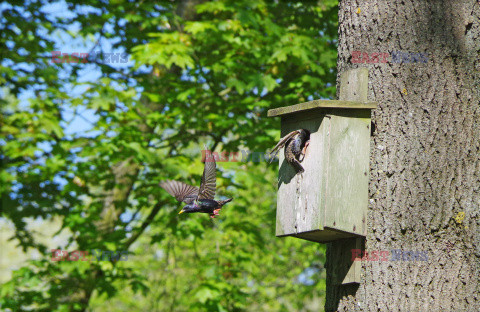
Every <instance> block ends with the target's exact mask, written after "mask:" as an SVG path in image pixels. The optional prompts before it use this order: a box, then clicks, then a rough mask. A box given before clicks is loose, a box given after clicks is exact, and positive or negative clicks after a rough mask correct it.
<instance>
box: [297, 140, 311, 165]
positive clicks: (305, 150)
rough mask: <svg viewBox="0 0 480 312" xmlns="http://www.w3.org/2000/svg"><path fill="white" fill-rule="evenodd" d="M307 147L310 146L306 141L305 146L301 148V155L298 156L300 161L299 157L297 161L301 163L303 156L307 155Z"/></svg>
mask: <svg viewBox="0 0 480 312" xmlns="http://www.w3.org/2000/svg"><path fill="white" fill-rule="evenodd" d="M308 145H310V140H308V141H307V142H306V143H305V146H304V147H303V148H302V152H301V154H300V156H301V159H300V157H298V160H300V161H303V159H304V158H305V154H306V153H307V147H308Z"/></svg>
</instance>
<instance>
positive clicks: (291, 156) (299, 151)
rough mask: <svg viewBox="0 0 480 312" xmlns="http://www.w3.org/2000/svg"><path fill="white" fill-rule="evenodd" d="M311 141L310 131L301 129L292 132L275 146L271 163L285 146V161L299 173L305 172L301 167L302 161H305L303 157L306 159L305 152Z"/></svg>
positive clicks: (271, 155)
mask: <svg viewBox="0 0 480 312" xmlns="http://www.w3.org/2000/svg"><path fill="white" fill-rule="evenodd" d="M309 139H310V132H309V131H308V130H304V129H299V130H295V131H292V132H290V133H289V134H287V135H286V136H284V137H283V138H281V139H280V141H279V142H278V143H277V145H275V147H274V148H273V150H272V152H271V153H270V162H272V161H273V159H274V158H275V156H277V154H278V152H279V151H280V149H281V148H282V147H284V146H285V159H286V160H287V162H288V163H289V164H290V165H292V166H293V167H294V168H295V169H296V170H297V171H299V172H304V171H305V170H304V169H303V167H302V165H300V161H303V157H305V151H306V150H307V146H308V144H309V142H310V141H309ZM300 155H302V156H303V157H302V159H300Z"/></svg>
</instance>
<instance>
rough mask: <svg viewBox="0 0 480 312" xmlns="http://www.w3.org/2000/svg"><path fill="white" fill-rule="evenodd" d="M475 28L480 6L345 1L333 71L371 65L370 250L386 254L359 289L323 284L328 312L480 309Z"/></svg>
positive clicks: (366, 264) (365, 271)
mask: <svg viewBox="0 0 480 312" xmlns="http://www.w3.org/2000/svg"><path fill="white" fill-rule="evenodd" d="M479 20H480V3H479V2H478V1H477V0H430V1H427V0H423V1H418V0H392V1H385V0H369V1H365V0H344V1H340V6H339V47H338V54H339V55H338V74H339V75H340V74H341V73H342V72H343V71H345V70H347V69H350V68H356V67H367V68H368V69H369V94H368V99H369V101H375V102H377V103H378V108H377V109H376V110H374V111H373V116H372V120H373V123H374V126H375V128H374V129H375V130H374V131H373V136H372V145H371V161H370V166H371V169H370V185H369V189H370V191H369V192H370V205H369V218H368V236H367V239H366V249H367V251H374V250H378V251H389V253H390V255H389V257H388V261H363V262H362V280H361V283H360V285H359V287H352V286H351V285H350V286H335V285H332V284H331V283H330V284H329V282H327V301H326V302H327V303H326V311H335V310H337V309H338V310H340V311H480V291H479V290H480V287H479V285H480V237H479V230H480V213H479V210H480V156H479V155H480V59H479V56H480V25H479V24H480V23H479ZM354 51H361V52H366V53H362V54H361V57H360V58H359V57H358V55H357V56H354V57H353V58H352V53H353V54H354ZM375 52H376V53H388V54H389V55H390V57H388V58H386V60H387V62H385V63H384V62H382V57H380V58H374V57H373V56H374V55H372V53H375ZM396 52H404V53H402V54H401V56H400V58H397V57H398V54H397V55H396V56H395V54H396ZM407 53H426V55H428V57H427V58H422V56H420V58H418V56H419V55H418V54H417V55H414V56H416V57H415V58H414V59H413V58H412V54H409V55H410V57H407V56H408V54H407ZM367 55H368V56H369V58H368V61H369V63H359V61H360V62H363V61H364V60H366V58H365V57H366V56H367ZM392 55H393V56H394V57H393V58H392V57H391V56H392ZM424 56H425V55H424ZM352 61H353V62H352ZM400 61H403V62H402V63H400ZM412 61H414V62H412ZM425 61H426V63H424V62H425ZM337 89H339V88H338V86H337ZM331 248H332V246H329V249H331ZM398 249H401V250H402V251H404V252H405V251H415V252H416V251H425V252H427V255H428V260H427V261H422V259H416V260H414V259H412V258H408V259H407V258H405V259H404V260H403V261H393V260H394V259H392V258H394V257H395V256H396V255H392V250H398ZM333 254H334V253H332V252H327V263H328V262H330V263H331V262H335V261H336V260H335V259H333ZM403 255H404V256H405V254H403ZM329 287H330V291H329V289H328V288H329ZM335 287H336V288H335ZM332 288H335V291H332ZM342 288H343V290H342ZM348 293H350V294H352V295H353V296H348V297H347V296H345V294H348Z"/></svg>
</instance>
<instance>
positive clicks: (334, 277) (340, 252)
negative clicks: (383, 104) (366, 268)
mask: <svg viewBox="0 0 480 312" xmlns="http://www.w3.org/2000/svg"><path fill="white" fill-rule="evenodd" d="M339 93H340V94H339V98H340V100H343V101H365V102H366V101H367V97H368V69H367V68H356V69H350V70H347V71H345V72H343V73H342V74H341V76H340V92H339ZM369 114H371V112H369ZM368 139H370V136H368ZM363 144H365V146H364V147H363V148H368V152H367V151H364V152H363V153H365V154H366V155H367V156H366V157H368V158H367V159H368V160H369V155H370V141H369V140H368V142H364V143H363ZM367 168H368V170H367V175H366V176H365V178H366V179H367V186H366V187H367V198H366V199H364V198H362V201H365V202H366V203H361V204H359V207H360V209H362V210H364V212H362V213H365V214H366V213H367V209H368V206H364V205H365V204H366V205H368V179H369V173H370V172H369V166H368V167H367ZM350 209H356V206H352V207H351V208H350ZM365 218H366V216H365ZM362 223H365V225H364V226H365V227H366V220H365V222H363V220H362ZM365 232H366V228H365ZM365 234H366V233H365ZM358 246H362V248H358ZM364 246H365V238H363V237H361V238H351V239H346V240H343V241H334V242H332V243H329V244H328V245H327V262H328V261H330V260H329V259H335V260H334V261H332V262H333V263H331V264H328V267H327V292H334V293H341V294H344V295H345V296H348V295H354V294H355V293H356V291H357V289H358V288H357V287H358V284H360V278H361V270H362V265H361V262H360V261H353V262H352V261H351V258H350V261H349V259H348V255H350V257H351V250H352V248H354V249H364V248H365V247H364ZM328 277H330V280H329V279H328ZM328 280H329V281H328ZM327 297H329V296H328V295H327ZM330 297H331V296H330ZM326 309H327V307H326Z"/></svg>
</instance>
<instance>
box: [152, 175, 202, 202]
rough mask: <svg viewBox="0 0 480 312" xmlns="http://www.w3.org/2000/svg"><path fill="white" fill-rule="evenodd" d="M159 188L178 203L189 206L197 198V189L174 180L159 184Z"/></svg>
mask: <svg viewBox="0 0 480 312" xmlns="http://www.w3.org/2000/svg"><path fill="white" fill-rule="evenodd" d="M160 186H161V187H163V188H164V189H165V191H167V192H168V194H170V195H172V196H174V197H175V198H176V199H177V200H178V201H179V202H182V201H183V202H184V203H187V204H191V203H192V202H193V201H194V200H195V199H197V197H198V187H195V186H191V185H188V184H186V183H182V182H179V181H174V180H167V181H163V182H160Z"/></svg>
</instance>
